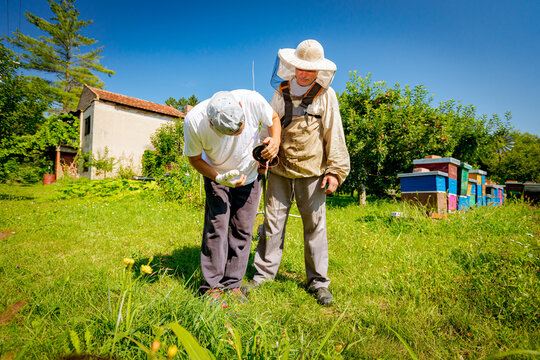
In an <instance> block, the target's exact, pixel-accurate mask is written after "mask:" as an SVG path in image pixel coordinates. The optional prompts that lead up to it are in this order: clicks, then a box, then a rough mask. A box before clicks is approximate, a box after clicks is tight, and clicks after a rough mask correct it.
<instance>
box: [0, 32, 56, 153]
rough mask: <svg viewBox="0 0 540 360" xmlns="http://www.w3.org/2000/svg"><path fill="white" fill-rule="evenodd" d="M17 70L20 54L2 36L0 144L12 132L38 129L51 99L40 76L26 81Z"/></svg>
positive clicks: (24, 132) (0, 44) (0, 46)
mask: <svg viewBox="0 0 540 360" xmlns="http://www.w3.org/2000/svg"><path fill="white" fill-rule="evenodd" d="M18 70H19V61H18V59H17V57H16V56H15V54H14V53H13V52H12V51H11V50H10V49H8V48H6V47H5V46H4V44H3V42H2V40H1V39H0V147H3V145H2V144H3V143H5V142H6V141H8V140H9V139H11V138H12V137H13V136H20V135H24V134H33V133H35V132H36V131H37V130H38V128H39V126H40V124H41V123H42V122H43V112H44V111H45V110H46V109H47V108H48V106H49V105H50V101H51V100H50V99H48V98H47V97H46V96H45V95H44V94H43V88H44V85H45V84H44V82H43V81H42V80H41V79H34V80H32V81H27V80H26V79H24V78H23V77H22V76H20V75H19V74H18Z"/></svg>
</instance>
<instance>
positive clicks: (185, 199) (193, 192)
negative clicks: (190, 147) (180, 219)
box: [158, 156, 204, 207]
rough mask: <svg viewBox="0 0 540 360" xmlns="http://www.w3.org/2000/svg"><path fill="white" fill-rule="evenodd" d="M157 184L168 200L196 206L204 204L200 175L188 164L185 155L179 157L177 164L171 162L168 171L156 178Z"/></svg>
mask: <svg viewBox="0 0 540 360" xmlns="http://www.w3.org/2000/svg"><path fill="white" fill-rule="evenodd" d="M158 185H159V188H160V190H161V192H162V193H163V194H164V196H165V197H166V198H167V199H169V200H175V201H181V202H182V203H184V204H188V205H192V206H196V207H202V206H203V204H204V202H203V196H204V195H203V194H204V189H203V185H202V175H200V174H199V173H198V172H197V171H196V170H195V169H194V168H193V167H192V166H191V165H190V164H189V161H188V159H187V157H185V156H184V157H182V158H180V161H179V163H178V164H176V163H173V164H171V166H170V168H169V172H168V173H167V174H166V175H165V176H163V177H161V178H160V179H159V180H158Z"/></svg>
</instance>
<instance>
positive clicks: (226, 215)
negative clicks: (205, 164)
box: [199, 177, 261, 293]
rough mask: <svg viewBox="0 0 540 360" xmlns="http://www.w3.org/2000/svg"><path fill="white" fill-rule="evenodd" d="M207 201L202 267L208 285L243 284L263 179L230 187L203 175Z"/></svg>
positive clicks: (212, 287)
mask: <svg viewBox="0 0 540 360" xmlns="http://www.w3.org/2000/svg"><path fill="white" fill-rule="evenodd" d="M204 190H205V193H206V203H205V211H204V228H203V237H202V245H201V271H202V275H203V277H204V280H205V282H204V284H203V285H201V287H200V288H199V292H201V293H204V292H205V291H206V290H208V289H214V288H225V289H233V288H236V287H239V286H240V285H242V278H243V277H244V275H245V273H246V268H247V263H248V259H249V251H250V247H251V237H252V233H253V226H254V225H255V217H256V216H257V209H258V207H259V201H260V198H261V185H260V180H258V179H257V180H255V182H253V183H251V184H248V185H244V186H241V187H238V188H230V187H227V186H224V185H221V184H218V183H216V182H215V181H213V180H210V179H209V178H206V177H204Z"/></svg>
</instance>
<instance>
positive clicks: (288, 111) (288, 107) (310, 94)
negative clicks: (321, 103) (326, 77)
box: [279, 80, 322, 129]
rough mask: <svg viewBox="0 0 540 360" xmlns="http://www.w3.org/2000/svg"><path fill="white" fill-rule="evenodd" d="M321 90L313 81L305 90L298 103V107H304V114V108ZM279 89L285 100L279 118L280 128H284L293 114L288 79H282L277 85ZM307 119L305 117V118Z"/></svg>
mask: <svg viewBox="0 0 540 360" xmlns="http://www.w3.org/2000/svg"><path fill="white" fill-rule="evenodd" d="M321 90H322V86H321V85H320V84H319V83H317V82H314V83H313V85H311V87H310V88H309V90H308V91H307V92H306V94H305V95H304V96H303V97H302V102H301V103H300V107H302V108H303V109H304V112H305V114H307V112H306V109H307V107H308V106H309V105H311V103H313V100H315V98H316V97H317V96H318V95H319V94H320V92H321ZM279 91H281V94H282V95H283V101H284V102H285V114H284V115H283V117H282V118H281V128H283V129H284V128H286V127H287V126H288V125H289V124H290V123H291V121H292V115H293V102H292V98H291V86H290V83H289V81H288V80H285V81H283V82H282V83H281V84H280V85H279ZM312 116H315V117H317V118H320V116H319V115H312ZM306 121H307V118H306Z"/></svg>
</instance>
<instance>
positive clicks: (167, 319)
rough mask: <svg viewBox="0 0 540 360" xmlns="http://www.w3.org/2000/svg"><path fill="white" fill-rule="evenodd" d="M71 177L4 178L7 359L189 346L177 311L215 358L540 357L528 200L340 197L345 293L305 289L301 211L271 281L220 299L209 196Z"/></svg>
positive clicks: (332, 222)
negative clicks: (442, 208) (84, 186)
mask: <svg viewBox="0 0 540 360" xmlns="http://www.w3.org/2000/svg"><path fill="white" fill-rule="evenodd" d="M65 186H66V185H65V184H64V185H62V184H54V185H48V186H43V185H34V186H13V185H12V186H8V185H0V289H1V290H0V354H1V359H58V358H59V357H61V356H67V355H69V354H72V355H73V354H79V355H80V354H94V355H99V356H100V358H111V357H112V358H115V359H146V358H148V357H152V356H154V355H155V356H156V357H158V358H166V357H167V350H168V349H169V348H170V347H171V346H173V345H177V346H178V348H179V350H178V354H177V355H176V358H188V355H187V354H188V353H187V352H186V351H188V350H186V348H185V347H184V345H185V344H188V343H189V340H190V336H189V335H186V334H185V333H183V332H180V331H179V328H178V327H175V325H170V324H172V323H174V324H179V325H180V326H182V327H183V328H185V329H186V330H187V332H189V334H191V335H192V336H193V337H194V338H195V339H196V342H197V343H198V344H200V346H202V347H203V348H206V349H208V352H205V355H207V354H209V353H211V354H213V356H215V358H217V359H232V358H235V359H278V358H282V359H286V358H290V359H298V358H302V359H316V358H320V359H407V358H421V359H485V358H508V359H533V358H538V356H539V354H540V291H539V290H540V281H539V280H540V237H539V234H538V233H539V231H540V223H539V220H540V219H539V217H540V211H539V210H538V208H537V207H534V206H531V205H529V204H527V203H523V202H522V201H515V202H507V204H505V205H504V206H501V207H483V208H477V209H473V210H470V211H467V212H464V213H456V214H451V215H450V216H449V217H448V218H447V219H442V220H433V219H430V218H428V217H426V216H424V214H423V213H422V211H420V210H419V209H415V208H412V207H408V206H406V205H404V204H402V203H401V202H394V201H390V200H372V201H370V202H369V204H368V206H367V207H359V206H356V204H355V203H354V201H353V200H352V199H350V198H348V197H346V196H345V197H340V196H335V197H331V198H329V199H328V215H327V217H328V224H327V225H328V237H329V251H330V267H329V276H330V278H331V280H332V282H331V284H330V290H331V291H332V292H333V293H334V295H335V304H334V305H333V306H331V307H328V308H325V307H321V306H320V305H318V304H317V302H316V300H315V299H314V298H313V297H312V296H311V295H310V294H308V293H307V292H306V289H305V274H304V263H303V258H304V257H303V240H302V226H301V221H300V219H299V218H296V217H291V218H290V219H289V223H288V228H287V230H288V233H287V238H286V243H285V249H284V258H283V261H282V264H281V267H280V271H279V274H278V277H277V279H276V281H274V282H272V283H269V284H265V285H264V286H262V287H261V288H259V289H257V290H256V291H254V292H253V293H252V294H250V301H249V302H248V303H245V304H244V303H239V302H237V301H236V300H235V299H234V298H232V297H231V298H228V299H227V300H228V303H229V307H228V308H227V309H224V310H222V309H220V308H219V307H216V306H214V305H212V304H211V303H209V302H208V301H207V300H206V299H205V298H201V297H198V296H197V288H198V286H199V283H200V281H201V275H200V271H199V246H200V240H201V231H202V221H203V211H202V210H201V209H200V208H196V207H193V206H187V205H182V204H178V203H175V202H171V201H167V200H165V199H164V198H163V197H161V196H160V195H159V193H158V192H157V190H156V189H155V188H154V187H150V188H149V189H145V190H142V189H132V190H120V191H116V192H115V193H114V195H113V196H105V195H106V192H102V193H100V194H97V195H96V194H94V195H91V196H88V194H86V196H83V197H80V198H78V197H68V198H64V199H62V198H61V197H59V196H58V193H59V192H60V191H61V190H62V189H63V188H65ZM111 193H112V192H111ZM82 195H85V194H82ZM393 211H400V212H403V213H404V214H405V217H403V218H399V219H396V218H392V217H391V216H390V213H391V212H393ZM261 221H262V215H258V217H257V222H258V223H260V222H261ZM256 241H257V239H256V238H255V239H254V242H253V244H252V255H253V252H254V249H255V246H256ZM124 258H131V259H134V260H135V263H134V264H133V265H132V266H131V265H125V264H124ZM250 264H251V261H250ZM141 265H150V266H151V268H152V273H151V274H145V273H144V272H141V270H140V269H141ZM252 274H253V268H252V266H251V265H250V266H249V268H248V277H249V276H251V275H252ZM175 330H176V331H175ZM180 330H181V329H180ZM157 342H159V349H157V352H155V353H151V352H150V355H147V354H146V352H145V349H146V350H148V349H149V348H150V346H151V344H152V343H154V346H155V347H156V348H157V345H158V343H157ZM183 344H184V345H183ZM191 344H192V345H193V343H191ZM197 346H198V345H197ZM148 351H149V350H148ZM73 358H75V357H73ZM78 358H89V359H90V358H97V357H90V356H86V357H83V356H80V357H78Z"/></svg>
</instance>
